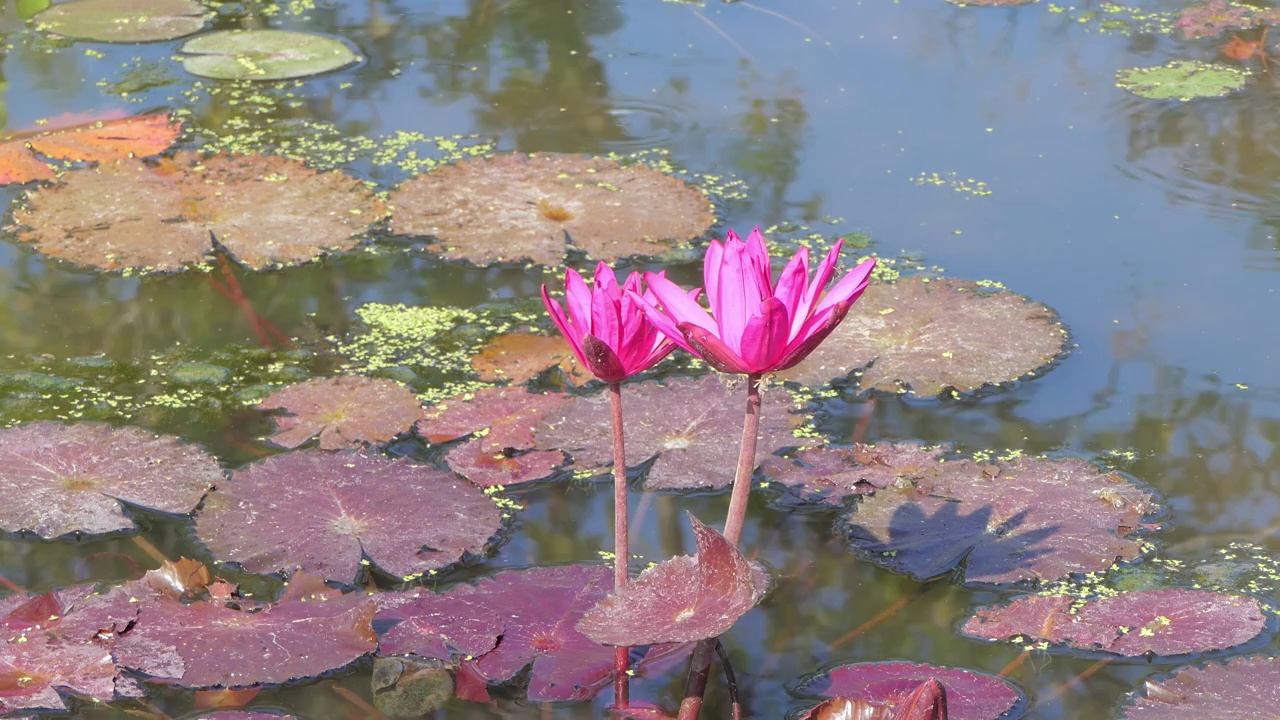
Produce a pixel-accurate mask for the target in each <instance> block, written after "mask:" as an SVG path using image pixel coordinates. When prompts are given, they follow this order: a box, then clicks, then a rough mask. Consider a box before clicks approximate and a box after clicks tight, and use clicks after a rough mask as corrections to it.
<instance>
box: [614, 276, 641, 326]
mask: <svg viewBox="0 0 1280 720" xmlns="http://www.w3.org/2000/svg"><path fill="white" fill-rule="evenodd" d="M639 292H640V273H631V274H630V275H628V276H627V279H626V281H625V282H623V283H622V292H621V300H620V301H619V307H621V309H622V314H621V316H620V319H621V321H622V336H623V337H624V338H627V337H630V336H631V334H632V333H633V332H634V331H635V330H634V329H635V328H638V327H641V325H642V323H644V321H645V320H644V310H643V309H641V307H640V305H638V304H636V302H635V301H633V300H632V299H631V296H630V294H631V293H639Z"/></svg>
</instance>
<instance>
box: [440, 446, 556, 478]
mask: <svg viewBox="0 0 1280 720" xmlns="http://www.w3.org/2000/svg"><path fill="white" fill-rule="evenodd" d="M566 460H568V458H567V457H566V456H565V454H564V453H562V452H560V451H559V450H522V451H513V450H511V449H503V450H498V451H496V452H495V451H493V450H485V448H484V441H483V439H481V440H473V441H471V442H466V443H463V444H461V445H459V446H457V447H455V448H453V449H451V450H450V451H449V452H448V454H446V455H445V456H444V462H445V464H446V465H448V466H449V469H451V470H453V471H454V472H456V473H458V474H459V475H461V476H462V477H464V478H466V479H468V480H470V481H471V482H473V483H475V484H476V485H479V486H480V487H500V486H506V485H519V484H520V483H526V482H531V481H533V480H541V479H543V478H545V477H548V476H549V475H551V474H552V473H554V472H555V471H556V470H557V469H559V468H560V466H561V465H564V464H565V461H566Z"/></svg>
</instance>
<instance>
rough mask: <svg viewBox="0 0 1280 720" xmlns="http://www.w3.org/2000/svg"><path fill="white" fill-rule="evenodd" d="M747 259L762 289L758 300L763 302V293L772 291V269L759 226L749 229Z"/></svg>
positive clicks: (767, 249)
mask: <svg viewBox="0 0 1280 720" xmlns="http://www.w3.org/2000/svg"><path fill="white" fill-rule="evenodd" d="M747 257H748V258H749V259H750V260H751V267H752V268H753V269H754V270H755V271H756V273H757V280H758V283H759V285H760V286H763V288H764V292H761V293H760V299H761V300H763V299H764V298H765V293H772V290H773V269H772V268H771V267H769V248H768V247H767V246H765V244H764V235H762V234H760V226H759V225H756V226H755V227H753V228H751V234H750V235H748V236H747Z"/></svg>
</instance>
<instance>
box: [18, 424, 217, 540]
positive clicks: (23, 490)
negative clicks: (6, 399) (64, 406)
mask: <svg viewBox="0 0 1280 720" xmlns="http://www.w3.org/2000/svg"><path fill="white" fill-rule="evenodd" d="M0 448H3V449H4V459H3V462H0V497H3V498H4V499H5V501H4V502H3V503H0V529H3V530H6V531H8V532H21V531H24V530H25V531H30V532H33V533H35V534H37V535H40V536H41V537H47V538H54V537H59V536H61V535H66V534H67V533H71V532H83V533H108V532H116V531H119V530H131V529H133V528H134V524H133V521H132V520H130V519H129V518H128V517H126V516H125V514H124V512H123V510H122V509H121V508H120V503H121V502H126V503H130V504H133V505H140V506H142V507H145V508H150V509H152V510H158V511H160V512H166V513H175V514H183V515H185V514H186V513H189V512H191V511H192V510H193V509H195V506H196V505H197V504H198V503H199V502H200V498H202V497H204V494H205V492H207V491H208V490H209V488H210V487H212V486H213V485H214V484H215V483H218V482H220V481H221V480H222V478H223V474H222V469H221V468H220V467H218V462H217V461H216V460H214V459H213V458H212V457H211V456H209V455H207V454H205V453H204V452H203V451H201V450H200V449H199V448H197V447H195V446H192V445H184V444H183V443H181V442H179V441H178V440H177V439H176V438H172V437H167V436H164V435H154V434H152V433H149V432H146V431H143V430H139V429H138V428H129V427H125V428H111V427H110V426H108V425H105V424H97V423H81V424H79V425H60V424H57V423H51V422H40V423H33V424H31V425H19V426H17V427H12V428H8V429H4V430H0Z"/></svg>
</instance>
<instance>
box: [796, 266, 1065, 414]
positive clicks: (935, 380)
mask: <svg viewBox="0 0 1280 720" xmlns="http://www.w3.org/2000/svg"><path fill="white" fill-rule="evenodd" d="M1065 346H1066V330H1064V329H1063V327H1062V324H1061V323H1059V322H1058V321H1057V319H1056V318H1055V317H1054V314H1053V311H1051V310H1050V309H1049V308H1047V307H1045V306H1044V305H1041V304H1040V303H1037V302H1031V301H1029V300H1027V298H1025V297H1023V296H1021V295H1015V294H1014V293H1011V292H1009V291H1007V290H997V291H994V292H993V291H989V290H987V289H986V288H984V287H983V286H982V285H979V284H978V283H973V282H968V281H965V280H952V279H949V278H942V279H936V280H928V279H926V278H920V277H908V278H903V279H902V280H899V281H898V282H895V283H875V284H872V286H871V287H870V288H868V289H867V291H866V293H865V294H863V296H862V299H860V300H859V301H858V304H857V305H855V306H854V307H853V309H852V310H850V311H849V316H848V317H846V318H845V320H844V322H843V323H841V324H840V326H839V327H837V328H836V329H835V331H834V332H832V333H831V335H830V336H829V337H828V338H827V339H826V341H825V342H823V343H822V344H821V345H819V346H818V349H817V350H815V351H814V352H813V353H812V354H811V355H809V357H808V358H807V359H805V360H804V362H801V363H800V364H799V365H796V366H795V367H793V368H791V369H790V370H784V371H783V372H781V373H779V374H778V375H779V377H780V378H782V379H784V380H794V381H796V382H799V383H802V384H804V385H825V384H826V383H828V382H831V381H832V380H838V379H840V378H843V377H845V376H846V375H848V374H849V373H851V372H854V371H860V372H859V373H858V378H859V386H860V387H861V388H862V389H864V390H879V391H883V392H905V391H906V390H907V389H910V391H911V392H913V393H915V394H916V395H920V396H921V397H929V396H933V395H937V394H939V393H942V392H944V391H947V390H954V391H956V392H969V391H970V390H976V389H978V388H980V387H982V386H984V385H996V384H1000V383H1006V382H1011V381H1014V380H1017V379H1019V378H1022V377H1025V376H1027V375H1029V374H1031V373H1033V372H1036V371H1037V370H1040V369H1041V368H1043V367H1044V366H1046V365H1048V364H1049V363H1050V362H1052V361H1053V360H1054V359H1055V358H1057V357H1058V356H1059V355H1060V354H1061V353H1062V352H1063V350H1064V349H1065Z"/></svg>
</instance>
